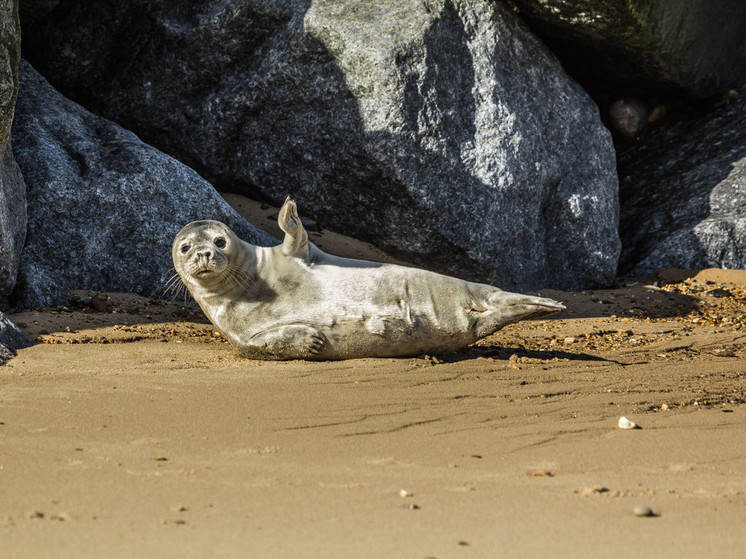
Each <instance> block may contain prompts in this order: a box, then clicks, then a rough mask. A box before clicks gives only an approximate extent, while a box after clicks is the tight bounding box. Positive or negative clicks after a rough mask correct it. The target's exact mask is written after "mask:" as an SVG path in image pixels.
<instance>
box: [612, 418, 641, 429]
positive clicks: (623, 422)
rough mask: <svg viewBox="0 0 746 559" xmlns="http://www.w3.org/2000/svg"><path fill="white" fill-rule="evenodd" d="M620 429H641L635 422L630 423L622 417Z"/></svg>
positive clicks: (619, 424)
mask: <svg viewBox="0 0 746 559" xmlns="http://www.w3.org/2000/svg"><path fill="white" fill-rule="evenodd" d="M617 425H618V426H619V428H620V429H639V428H640V427H639V426H638V425H637V423H635V422H634V421H630V420H629V419H627V418H626V417H624V416H622V417H620V418H619V423H618V424H617Z"/></svg>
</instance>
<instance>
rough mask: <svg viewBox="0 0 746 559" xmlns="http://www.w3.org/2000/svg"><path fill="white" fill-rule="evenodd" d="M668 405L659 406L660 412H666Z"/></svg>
mask: <svg viewBox="0 0 746 559" xmlns="http://www.w3.org/2000/svg"><path fill="white" fill-rule="evenodd" d="M668 409H669V408H668V404H661V411H668Z"/></svg>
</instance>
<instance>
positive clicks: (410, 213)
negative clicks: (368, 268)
mask: <svg viewBox="0 0 746 559" xmlns="http://www.w3.org/2000/svg"><path fill="white" fill-rule="evenodd" d="M24 41H25V42H24V47H25V48H26V51H25V52H26V53H28V55H29V56H31V57H33V60H34V62H35V64H37V65H38V66H39V68H40V70H41V71H42V72H43V73H44V74H45V75H47V76H48V77H49V79H50V80H51V81H52V82H53V83H54V84H55V85H56V86H57V87H58V88H60V89H61V91H63V92H64V93H65V94H66V95H68V96H70V97H71V98H74V99H76V100H77V101H78V102H80V103H82V104H84V105H86V106H87V107H88V108H89V109H90V110H93V111H94V112H96V113H99V114H102V115H105V116H107V117H109V118H112V119H115V120H117V121H118V122H120V123H121V124H123V125H124V126H126V127H127V128H129V129H131V130H134V131H136V132H137V133H138V134H139V135H140V136H141V137H143V138H144V139H145V140H146V141H149V142H150V143H152V144H153V145H156V146H158V147H159V148H160V149H163V150H164V151H166V152H168V153H170V154H172V155H174V156H176V157H178V158H179V159H180V160H182V161H184V162H185V163H187V164H189V165H191V166H193V167H194V168H195V169H197V170H198V171H199V172H201V173H202V174H203V175H204V176H206V177H207V178H208V179H209V180H211V181H212V182H213V183H214V184H216V185H218V186H219V187H227V188H230V189H234V190H235V189H238V190H241V191H243V192H245V193H249V194H252V193H253V194H262V195H264V196H266V197H269V198H270V199H272V200H273V201H275V202H280V201H281V200H282V199H283V198H284V197H285V196H286V195H288V194H290V195H292V196H294V197H295V198H296V200H297V202H298V204H299V207H300V208H301V210H302V211H305V212H306V213H307V214H309V215H310V216H312V217H314V218H315V219H317V220H319V221H320V222H322V223H324V224H326V225H327V226H329V227H331V228H334V229H336V230H338V231H340V232H343V233H347V234H350V235H353V236H356V237H358V238H362V239H365V240H368V241H372V242H374V243H375V244H377V245H378V246H379V247H381V248H383V249H385V250H387V251H389V252H391V253H393V254H395V255H398V256H400V257H402V258H404V259H407V260H409V261H411V262H414V263H418V264H420V265H423V266H425V267H429V268H432V269H435V270H437V271H439V272H443V273H449V274H453V275H458V276H461V277H466V278H468V279H473V280H482V281H488V282H490V283H494V284H497V285H501V286H503V287H505V288H510V289H521V290H528V289H537V288H543V287H549V286H552V287H559V288H565V289H579V288H583V287H588V286H591V285H598V284H605V283H608V282H609V281H610V280H611V278H612V277H613V275H614V271H615V269H616V260H617V256H618V251H619V239H618V232H617V223H618V221H617V220H618V217H617V215H618V203H617V188H618V184H617V179H616V172H615V156H614V153H613V149H612V143H611V139H610V136H609V133H608V131H607V130H606V129H605V128H604V127H603V126H602V125H601V123H600V120H599V117H598V111H597V108H596V106H595V105H594V104H593V102H592V101H591V100H590V98H589V97H588V96H587V95H586V94H585V92H584V91H583V90H582V89H581V88H580V87H579V86H578V85H577V84H576V83H575V82H573V81H572V80H570V79H569V78H568V77H567V76H566V75H565V73H564V72H563V70H562V68H561V67H560V65H559V63H558V62H557V61H556V59H555V58H554V57H553V56H552V55H551V54H550V53H549V52H548V51H547V50H546V49H545V47H544V46H543V45H542V44H541V43H540V42H539V41H538V40H537V39H535V38H534V36H533V35H532V34H531V33H530V32H529V31H528V30H527V29H526V28H525V27H524V26H523V25H522V24H521V23H520V21H519V20H518V19H517V18H515V17H514V16H513V14H511V13H510V12H509V11H508V10H507V9H505V8H504V7H503V6H502V5H500V4H498V3H495V2H492V1H489V0H458V1H455V0H454V1H450V0H427V1H425V2H421V1H419V0H416V1H415V0H405V1H403V2H398V3H383V2H358V1H354V0H334V1H332V0H316V1H314V2H313V3H311V2H309V1H308V0H296V1H291V0H286V1H280V0H276V1H268V0H264V1H260V0H254V1H249V2H247V1H245V0H241V1H239V0H225V1H221V2H218V1H217V0H202V1H194V2H181V1H177V0H156V1H147V2H146V1H144V0H139V1H138V0H135V1H132V2H104V1H94V2H75V1H71V2H64V3H61V4H60V5H59V7H58V8H57V9H55V10H54V11H52V12H51V13H50V14H49V15H48V16H47V17H46V18H42V19H41V20H39V21H38V22H37V23H36V24H35V25H32V26H30V27H29V29H28V30H26V29H24Z"/></svg>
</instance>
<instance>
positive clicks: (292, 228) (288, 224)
mask: <svg viewBox="0 0 746 559" xmlns="http://www.w3.org/2000/svg"><path fill="white" fill-rule="evenodd" d="M277 224H278V225H279V226H280V229H282V230H283V231H284V232H285V239H284V240H283V241H282V254H284V255H285V256H293V257H295V258H300V259H302V260H303V261H305V262H308V233H306V230H305V229H304V227H303V223H302V222H301V220H300V216H299V215H298V207H297V206H296V205H295V202H293V201H292V200H291V199H290V197H289V196H288V197H287V198H286V199H285V203H284V204H283V205H282V208H280V215H279V217H278V218H277Z"/></svg>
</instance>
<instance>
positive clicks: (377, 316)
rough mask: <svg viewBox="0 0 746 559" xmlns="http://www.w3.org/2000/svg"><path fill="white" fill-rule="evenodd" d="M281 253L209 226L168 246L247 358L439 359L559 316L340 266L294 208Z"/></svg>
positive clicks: (397, 270)
mask: <svg viewBox="0 0 746 559" xmlns="http://www.w3.org/2000/svg"><path fill="white" fill-rule="evenodd" d="M278 223H279V225H280V228H281V229H282V230H283V232H284V233H285V238H284V239H283V242H282V244H280V245H277V246H274V247H259V246H254V245H252V244H249V243H247V242H244V241H242V240H241V239H239V238H238V237H237V236H236V235H235V234H234V233H233V231H231V230H230V229H229V228H228V227H227V226H226V225H224V224H223V223H220V222H218V221H195V222H192V223H190V224H188V225H186V226H185V227H184V228H183V229H181V231H179V233H178V234H177V235H176V238H175V239H174V243H173V247H172V256H173V261H174V266H175V268H176V271H177V273H178V275H179V277H180V278H181V280H182V281H183V282H184V285H185V286H186V287H187V289H188V290H189V292H190V293H191V294H192V296H193V297H194V299H195V300H196V301H197V303H198V304H199V306H200V307H202V310H203V311H204V313H205V314H206V315H207V317H208V318H209V319H210V321H212V323H213V324H214V325H215V326H216V327H217V328H218V329H219V330H220V331H221V332H222V333H223V334H224V335H225V336H226V337H227V338H228V339H229V340H230V341H231V342H233V343H234V344H235V345H236V346H238V347H239V348H240V350H241V353H242V354H243V355H245V356H246V357H250V358H253V359H353V358H360V357H404V356H416V355H422V354H426V353H434V354H443V353H449V352H451V351H455V350H457V349H459V348H462V347H465V346H467V345H469V344H472V343H474V342H476V341H477V340H479V339H480V338H483V337H484V336H487V335H489V334H492V333H493V332H496V331H497V330H499V329H500V328H502V327H504V326H506V325H508V324H511V323H513V322H517V321H519V320H522V319H526V318H532V317H538V316H543V315H547V314H551V313H555V312H558V311H561V310H563V309H564V308H565V307H564V306H563V305H562V304H560V303H557V302H556V301H552V300H551V299H546V298H543V297H533V296H528V295H520V294H517V293H508V292H506V291H502V290H500V289H498V288H496V287H492V286H490V285H486V284H481V283H473V282H469V281H465V280H461V279H457V278H453V277H449V276H445V275H441V274H437V273H435V272H429V271H426V270H421V269H417V268H409V267H406V266H398V265H394V264H382V263H377V262H369V261H366V260H356V259H351V258H341V257H338V256H333V255H331V254H327V253H325V252H324V251H322V250H321V249H319V248H318V247H317V246H316V245H314V244H313V243H310V242H309V240H308V234H307V233H306V231H305V229H304V227H303V224H302V223H301V220H300V217H299V216H298V209H297V207H296V205H295V203H294V202H293V201H292V200H290V199H289V198H288V199H287V200H286V201H285V203H284V205H283V207H282V209H281V211H280V214H279V217H278Z"/></svg>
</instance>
